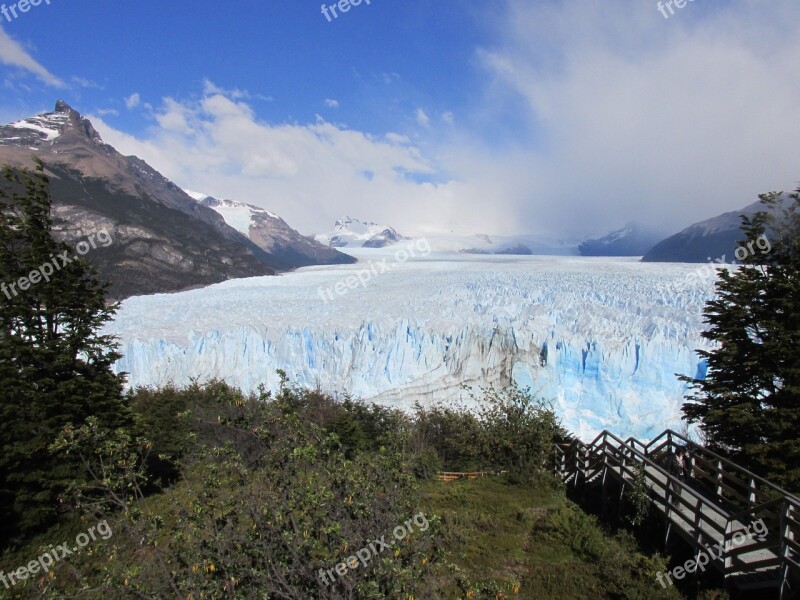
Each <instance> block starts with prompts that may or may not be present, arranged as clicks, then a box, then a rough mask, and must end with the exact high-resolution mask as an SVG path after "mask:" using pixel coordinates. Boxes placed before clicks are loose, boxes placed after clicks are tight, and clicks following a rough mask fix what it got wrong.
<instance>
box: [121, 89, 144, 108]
mask: <svg viewBox="0 0 800 600" xmlns="http://www.w3.org/2000/svg"><path fill="white" fill-rule="evenodd" d="M141 102H142V97H141V96H140V95H139V94H138V92H137V93H134V94H131V95H130V96H128V97H127V98H125V106H127V107H128V110H133V109H134V108H136V107H137V106H139V104H140V103H141Z"/></svg>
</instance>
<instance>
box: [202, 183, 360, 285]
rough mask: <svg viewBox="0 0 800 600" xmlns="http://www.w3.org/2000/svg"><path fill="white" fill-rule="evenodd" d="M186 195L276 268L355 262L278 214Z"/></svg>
mask: <svg viewBox="0 0 800 600" xmlns="http://www.w3.org/2000/svg"><path fill="white" fill-rule="evenodd" d="M186 193H187V194H189V195H190V196H191V197H192V198H194V199H195V200H197V201H198V202H200V204H202V205H203V206H207V207H209V208H211V209H213V210H214V211H216V212H217V213H219V214H220V215H221V216H222V218H223V219H225V222H226V223H227V224H228V225H230V226H231V227H233V228H234V229H236V230H237V231H239V232H240V233H242V234H243V235H245V236H246V237H247V238H248V239H249V240H250V241H251V242H253V243H254V244H256V245H257V246H258V247H259V248H261V249H262V250H264V251H265V252H267V253H268V254H269V256H270V263H271V264H272V265H274V266H275V267H276V268H278V269H295V268H298V267H308V266H311V265H341V264H351V263H355V262H358V261H357V259H356V258H354V257H352V256H350V255H349V254H344V253H342V252H339V251H338V250H334V249H333V248H331V247H330V246H326V245H324V244H321V243H320V242H318V241H316V240H314V238H313V237H306V236H304V235H302V234H300V233H299V232H297V231H296V230H294V229H292V228H291V227H289V225H288V224H287V223H286V221H284V220H283V219H281V218H280V217H279V216H278V215H276V214H275V213H273V212H270V211H268V210H266V209H263V208H259V207H258V206H253V205H252V204H245V203H244V202H237V201H235V200H218V199H217V198H213V197H211V196H207V195H205V194H199V193H197V192H191V191H188V190H186Z"/></svg>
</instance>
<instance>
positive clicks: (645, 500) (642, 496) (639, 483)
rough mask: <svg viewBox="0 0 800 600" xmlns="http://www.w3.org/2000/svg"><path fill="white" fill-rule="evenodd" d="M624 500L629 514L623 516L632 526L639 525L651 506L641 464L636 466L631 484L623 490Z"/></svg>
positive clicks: (644, 519)
mask: <svg viewBox="0 0 800 600" xmlns="http://www.w3.org/2000/svg"><path fill="white" fill-rule="evenodd" d="M625 500H626V502H627V504H628V505H629V507H630V514H628V515H626V517H625V518H626V519H627V521H628V522H629V523H630V524H631V525H633V526H634V527H639V526H640V525H641V524H642V523H644V522H645V521H646V520H647V517H648V516H649V515H650V510H651V508H652V507H653V502H652V500H650V494H649V488H648V486H647V472H646V471H645V467H644V465H643V464H640V465H639V466H637V467H636V475H635V476H634V479H633V484H632V485H631V486H629V487H628V488H627V489H626V491H625Z"/></svg>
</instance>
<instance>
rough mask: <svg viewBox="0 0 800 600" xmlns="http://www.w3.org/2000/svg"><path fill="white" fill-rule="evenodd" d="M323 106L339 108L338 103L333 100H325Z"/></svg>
mask: <svg viewBox="0 0 800 600" xmlns="http://www.w3.org/2000/svg"><path fill="white" fill-rule="evenodd" d="M325 106H327V107H328V108H339V101H338V100H334V99H333V98H325Z"/></svg>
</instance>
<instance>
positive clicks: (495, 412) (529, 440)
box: [412, 387, 565, 481]
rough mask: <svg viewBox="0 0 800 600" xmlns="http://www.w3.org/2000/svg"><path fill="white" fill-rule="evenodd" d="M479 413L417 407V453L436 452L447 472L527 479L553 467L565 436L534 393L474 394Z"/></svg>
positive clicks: (414, 445)
mask: <svg viewBox="0 0 800 600" xmlns="http://www.w3.org/2000/svg"><path fill="white" fill-rule="evenodd" d="M470 395H471V399H472V404H473V406H474V407H475V408H474V410H468V409H466V408H465V407H459V408H454V407H442V406H434V407H432V408H429V409H424V408H422V407H421V406H417V407H416V415H415V422H414V427H413V428H412V431H413V433H412V448H413V450H414V452H415V453H416V454H417V455H418V456H422V455H423V454H424V453H425V452H426V451H427V450H429V449H434V450H436V452H437V453H438V455H439V458H440V461H441V463H442V464H443V465H444V467H445V468H446V469H447V470H452V471H474V470H482V471H488V470H494V471H501V470H507V471H509V472H510V473H511V476H512V478H514V479H515V480H518V481H522V480H525V479H526V478H528V477H531V476H532V475H534V474H538V473H540V472H541V470H542V469H544V468H545V467H547V466H549V461H550V458H551V456H552V449H553V444H554V442H555V441H557V440H560V439H562V438H563V437H564V436H565V431H564V429H563V428H562V427H561V426H560V424H559V421H558V418H557V417H556V415H555V412H554V411H553V409H552V408H551V407H550V406H549V405H547V404H546V403H545V402H543V401H542V400H537V399H535V398H533V397H531V395H530V393H529V391H528V390H520V389H518V388H516V387H508V388H504V389H502V390H495V389H493V388H487V389H481V390H480V395H478V394H476V393H475V392H473V391H470Z"/></svg>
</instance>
